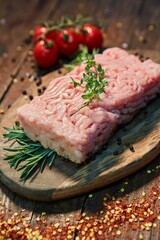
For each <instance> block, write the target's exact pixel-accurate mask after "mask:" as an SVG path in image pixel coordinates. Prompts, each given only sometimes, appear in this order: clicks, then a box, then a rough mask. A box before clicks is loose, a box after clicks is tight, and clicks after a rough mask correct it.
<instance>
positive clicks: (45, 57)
mask: <svg viewBox="0 0 160 240" xmlns="http://www.w3.org/2000/svg"><path fill="white" fill-rule="evenodd" d="M34 57H35V60H36V63H37V64H38V65H39V66H40V67H43V68H47V67H50V66H52V65H54V64H55V63H56V61H57V60H58V48H57V46H56V44H55V43H54V42H53V41H51V40H46V41H44V40H40V41H38V42H37V43H36V45H35V47H34Z"/></svg>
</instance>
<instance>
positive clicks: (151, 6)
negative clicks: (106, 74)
mask: <svg viewBox="0 0 160 240" xmlns="http://www.w3.org/2000/svg"><path fill="white" fill-rule="evenodd" d="M78 13H81V14H82V15H83V16H91V17H93V20H96V21H97V20H98V21H101V22H103V24H104V33H105V34H104V35H105V41H104V47H113V46H118V47H122V48H126V49H129V50H130V49H137V51H138V50H139V49H146V50H150V51H153V52H154V51H155V52H158V51H160V29H159V26H160V1H159V0H152V1H151V0H135V1H128V0H122V1H118V0H99V1H96V0H88V1H85V0H81V1H80V0H78V1H72V0H70V1H69V0H63V1H58V0H52V1H49V0H46V1H45V0H32V1H31V0H29V1H20V0H15V1H9V0H6V1H0V69H1V71H0V119H2V118H3V116H4V114H7V110H8V108H10V107H11V105H12V103H13V102H14V101H15V100H16V99H17V97H18V96H19V95H21V94H22V91H23V90H25V89H26V88H27V87H29V85H30V84H31V79H30V75H32V74H33V73H34V72H35V69H34V62H33V56H32V52H31V49H32V43H31V41H30V38H29V32H30V31H31V30H32V29H34V27H35V26H36V25H37V24H38V23H40V22H42V21H43V20H46V19H50V20H58V19H60V17H61V16H64V15H68V16H73V17H74V16H76V15H77V14H78ZM51 70H52V71H53V70H54V68H53V69H51ZM39 74H46V72H39ZM43 85H45V83H43ZM159 166H160V155H159V156H158V157H157V158H156V159H154V161H152V163H150V164H149V165H147V166H146V167H145V168H143V169H141V170H140V171H138V172H136V173H134V174H132V175H131V176H129V177H128V178H127V179H123V180H121V181H119V182H116V183H114V184H112V185H109V186H107V187H105V188H103V189H101V190H98V191H95V192H93V193H89V194H86V195H83V196H79V197H75V198H72V199H66V200H61V201H56V202H47V203H46V202H38V201H31V200H28V199H26V198H23V197H21V196H19V195H17V194H15V193H13V192H12V191H10V190H9V189H8V188H7V187H5V186H4V185H3V184H2V183H0V185H1V190H0V214H1V215H0V216H2V215H3V214H4V215H5V219H6V220H7V219H10V218H11V216H12V215H13V214H14V213H18V214H19V215H20V216H22V217H23V214H24V213H25V214H26V215H27V220H26V221H28V223H29V224H30V225H31V226H32V227H33V228H34V227H36V226H37V224H38V223H37V222H38V220H39V218H40V219H42V220H43V221H44V222H43V223H44V224H46V225H45V226H46V228H47V226H49V225H50V224H52V223H60V224H62V225H65V226H68V225H67V224H68V222H70V223H73V224H75V225H77V226H78V225H79V224H81V223H82V222H80V221H81V220H83V219H82V218H84V215H85V214H83V213H86V215H87V216H88V218H89V219H92V217H96V218H97V221H98V219H100V218H101V217H100V214H102V213H103V214H106V212H107V204H108V205H110V204H111V205H112V204H116V203H115V202H116V201H119V199H120V202H122V203H123V202H124V203H126V204H128V205H127V206H133V204H136V203H137V204H138V203H139V201H141V200H142V201H146V203H147V204H148V203H149V205H148V206H149V209H150V210H148V211H152V212H153V215H154V216H155V217H154V224H149V226H148V228H147V225H146V223H145V221H143V220H142V222H140V221H139V220H138V223H137V222H136V221H135V223H134V224H133V222H134V221H128V220H126V221H122V222H116V224H115V225H117V226H112V227H113V230H111V231H110V233H107V235H105V231H104V230H103V231H102V233H101V232H99V237H96V238H89V237H88V238H85V236H86V234H84V235H83V232H82V230H81V229H80V228H77V229H76V230H74V231H71V233H70V232H68V233H67V234H68V235H67V234H66V236H65V237H61V238H58V237H54V236H53V237H52V238H51V237H50V239H109V240H110V239H122V240H124V239H145V240H146V239H147V240H148V239H152V240H158V239H160V221H159V217H157V216H159V215H160V210H159V209H160V208H159V198H158V196H157V197H156V198H155V196H156V194H157V195H158V194H159V192H160V188H159V185H160V177H159V169H160V168H159ZM106 196H107V197H106ZM153 196H154V197H153ZM113 197H114V198H115V199H114V198H113ZM106 198H107V199H106ZM152 200H153V201H152ZM117 204H118V202H117ZM128 208H129V207H128ZM102 211H103V212H102ZM146 211H147V209H146ZM77 216H78V217H77ZM37 217H38V218H37ZM132 217H133V216H132ZM137 217H138V215H137ZM0 219H1V220H2V218H0ZM80 219H81V220H80ZM88 221H89V222H90V220H88ZM113 222H114V221H113ZM151 222H152V223H153V219H152V221H151ZM111 223H112V221H111ZM136 224H137V225H136ZM98 226H99V225H98ZM0 227H1V225H0ZM109 227H110V225H109V224H108V225H107V223H106V232H107V231H108V229H109ZM42 228H43V224H42ZM91 228H92V229H93V225H92V226H91ZM100 229H101V228H99V229H98V230H95V231H99V230H100ZM84 231H86V232H87V231H89V230H86V229H85V230H84ZM52 232H53V231H52ZM59 234H60V230H59ZM68 236H69V237H68ZM78 236H79V238H78ZM96 236H97V235H96ZM0 239H3V238H1V236H0ZM6 239H7V238H6ZM12 239H14V238H12ZM18 239H20V238H18ZM28 239H29V238H28ZM30 239H34V238H32V237H31V238H30ZM35 239H39V238H35ZM43 239H45V238H43ZM46 239H49V237H48V238H47V237H46Z"/></svg>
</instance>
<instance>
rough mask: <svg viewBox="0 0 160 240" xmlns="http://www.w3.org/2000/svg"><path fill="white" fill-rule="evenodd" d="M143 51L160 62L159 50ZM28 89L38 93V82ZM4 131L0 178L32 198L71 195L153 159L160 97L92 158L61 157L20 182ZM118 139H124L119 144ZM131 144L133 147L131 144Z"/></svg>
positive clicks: (159, 149)
mask: <svg viewBox="0 0 160 240" xmlns="http://www.w3.org/2000/svg"><path fill="white" fill-rule="evenodd" d="M139 52H140V51H139ZM140 53H141V54H143V55H144V56H145V57H150V58H152V59H153V60H154V61H156V62H160V52H157V51H147V50H145V51H143V52H142V51H141V52H140ZM62 74H63V73H62ZM58 75H59V73H58V71H56V72H53V73H50V74H48V75H47V76H45V77H44V79H43V80H44V81H45V83H46V85H47V84H48V83H49V82H50V81H51V80H52V79H53V78H54V77H56V76H58ZM27 92H30V93H32V94H33V95H36V87H35V85H34V84H33V85H32V86H31V87H30V88H29V89H28V91H27ZM25 102H26V100H25V99H24V97H23V96H21V97H19V99H17V101H16V102H15V103H14V104H13V105H12V107H11V108H10V109H9V110H8V112H7V113H6V114H5V116H4V117H3V119H2V122H1V123H0V131H1V133H2V134H3V133H4V130H3V126H7V127H12V126H13V123H14V122H15V120H16V109H17V108H18V107H19V106H21V105H22V104H24V103H25ZM2 134H1V135H0V180H1V181H2V182H3V183H4V184H5V185H6V186H7V187H8V188H10V189H11V190H12V191H14V192H16V193H18V194H20V195H23V196H25V197H27V198H30V199H33V200H41V201H48V200H58V199H63V198H68V197H72V196H76V195H80V194H83V193H87V192H90V191H92V190H95V189H98V188H101V187H103V186H106V185H107V184H110V183H113V182H115V181H117V180H119V179H121V178H124V177H126V176H127V175H129V174H131V173H133V172H135V171H137V170H138V169H140V168H142V167H143V166H145V165H146V164H148V163H149V162H150V161H152V160H154V158H155V157H156V156H157V155H158V154H159V153H160V96H158V97H157V98H156V99H155V100H152V101H151V102H150V104H149V105H148V106H147V108H146V109H145V110H142V111H141V112H140V113H139V114H137V115H136V116H135V118H134V119H133V120H132V121H131V123H129V124H127V125H125V126H120V127H119V128H118V129H117V131H116V132H115V134H114V135H113V136H112V138H111V139H110V141H109V143H108V146H107V148H106V149H103V150H102V151H101V152H100V153H98V154H96V155H95V156H94V157H93V158H92V160H90V161H87V162H86V163H84V164H82V165H76V164H74V163H72V162H70V161H69V160H65V159H63V158H60V157H59V158H57V159H56V161H55V164H54V167H53V168H52V170H50V169H49V168H47V167H46V169H45V170H44V172H43V173H42V174H41V173H39V174H38V175H36V176H35V177H33V178H32V179H29V180H28V181H26V182H22V181H20V180H19V177H20V173H19V172H17V171H16V170H14V169H11V168H10V167H9V165H8V163H7V162H6V161H3V158H4V156H5V154H6V152H5V151H4V150H3V147H4V146H6V143H4V139H3V136H2ZM117 138H121V140H122V143H121V144H120V145H119V144H118V142H117ZM129 144H130V146H132V147H129ZM133 150H134V151H133ZM117 153H118V155H117Z"/></svg>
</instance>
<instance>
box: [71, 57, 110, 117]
mask: <svg viewBox="0 0 160 240" xmlns="http://www.w3.org/2000/svg"><path fill="white" fill-rule="evenodd" d="M93 58H94V56H93V55H92V56H90V55H87V59H86V67H85V72H84V73H83V77H82V79H81V81H80V82H76V81H75V80H74V79H73V77H71V79H72V82H71V83H72V84H73V85H74V87H77V86H81V85H82V84H84V83H85V88H84V94H82V96H81V97H82V98H83V99H85V100H86V101H85V102H84V103H83V104H82V106H81V107H80V108H79V109H78V110H77V111H76V112H78V111H79V110H80V109H82V108H84V107H86V106H89V105H90V104H91V103H92V101H93V100H99V101H101V100H102V99H101V97H100V94H101V93H104V92H105V87H106V86H107V85H108V81H107V78H106V77H105V72H106V70H104V69H103V68H102V66H101V64H97V63H96V62H95V60H94V59H93ZM76 112H75V113H76ZM75 113H73V114H75ZM73 114H72V115H73Z"/></svg>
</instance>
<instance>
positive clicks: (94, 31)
mask: <svg viewBox="0 0 160 240" xmlns="http://www.w3.org/2000/svg"><path fill="white" fill-rule="evenodd" d="M80 41H81V44H84V45H86V46H87V47H88V49H89V50H90V51H92V50H93V49H94V48H95V49H97V48H101V47H102V43H103V36H102V32H101V30H100V29H99V28H98V27H96V26H94V25H92V24H86V25H84V26H83V27H82V29H81V35H80Z"/></svg>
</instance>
